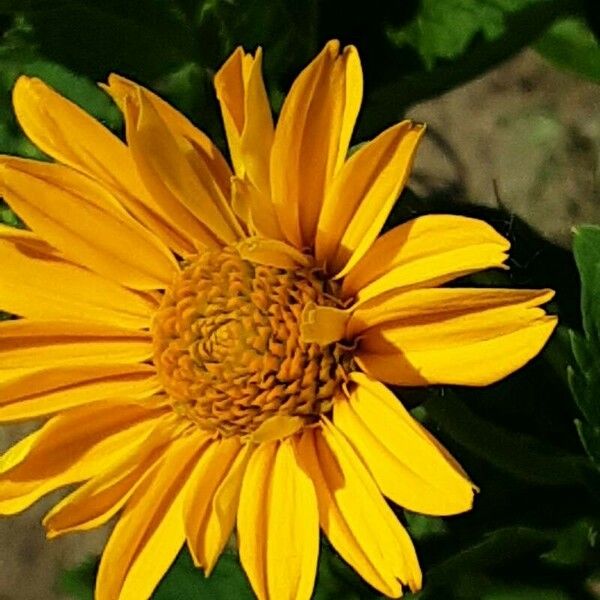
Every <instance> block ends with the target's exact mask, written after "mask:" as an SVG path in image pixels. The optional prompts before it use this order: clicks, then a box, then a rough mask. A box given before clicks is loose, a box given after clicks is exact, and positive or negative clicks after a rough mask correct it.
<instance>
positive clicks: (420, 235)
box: [342, 215, 510, 302]
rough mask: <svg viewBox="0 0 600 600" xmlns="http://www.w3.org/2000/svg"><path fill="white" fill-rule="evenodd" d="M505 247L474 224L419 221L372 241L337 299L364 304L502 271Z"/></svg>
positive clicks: (454, 219)
mask: <svg viewBox="0 0 600 600" xmlns="http://www.w3.org/2000/svg"><path fill="white" fill-rule="evenodd" d="M509 247H510V244H509V242H508V240H506V239H504V238H503V237H502V236H501V235H500V234H499V233H497V232H496V231H495V230H494V228H493V227H491V226H490V225H488V224H487V223H485V222H484V221H481V220H479V219H471V218H468V217H458V216H454V215H427V216H424V217H418V218H416V219H413V220H412V221H409V222H408V223H405V224H403V225H400V226H398V227H395V228H394V229H392V230H391V231H388V232H387V233H385V234H384V235H382V236H381V237H380V238H378V239H376V240H375V243H374V244H373V245H372V246H371V247H370V248H369V250H367V252H366V253H365V255H364V256H363V257H362V258H361V259H360V260H359V261H358V263H357V264H356V265H355V266H354V267H353V268H352V269H351V270H350V272H349V273H348V274H347V275H346V277H345V278H344V281H343V284H342V295H343V296H344V297H345V298H348V297H352V296H357V299H358V301H359V302H364V301H366V300H369V299H370V298H373V297H375V296H377V295H379V294H383V293H385V292H388V291H390V290H395V289H398V288H408V287H411V288H413V287H435V286H437V285H441V284H442V283H446V282H447V281H451V280H452V279H456V278H457V277H462V276H464V275H468V274H469V273H474V272H476V271H479V270H481V269H488V268H492V267H503V263H504V261H505V260H506V258H507V252H508V249H509Z"/></svg>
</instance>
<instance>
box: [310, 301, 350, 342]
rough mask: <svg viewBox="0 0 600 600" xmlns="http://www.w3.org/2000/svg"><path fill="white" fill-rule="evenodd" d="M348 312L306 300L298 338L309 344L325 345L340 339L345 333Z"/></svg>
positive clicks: (348, 316)
mask: <svg viewBox="0 0 600 600" xmlns="http://www.w3.org/2000/svg"><path fill="white" fill-rule="evenodd" d="M349 318H350V313H348V311H345V310H341V309H339V308H336V307H335V306H317V305H316V304H315V303H314V302H307V303H306V305H305V306H304V309H303V311H302V317H301V322H300V338H301V339H302V341H303V342H305V343H307V344H310V343H311V342H315V343H317V344H319V345H320V346H326V345H327V344H331V343H332V342H337V341H338V340H341V339H343V338H344V336H345V335H346V323H347V322H348V319H349Z"/></svg>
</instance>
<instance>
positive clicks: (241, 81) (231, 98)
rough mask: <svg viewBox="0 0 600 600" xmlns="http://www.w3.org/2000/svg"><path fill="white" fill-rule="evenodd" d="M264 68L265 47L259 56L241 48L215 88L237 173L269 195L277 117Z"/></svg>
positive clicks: (223, 69)
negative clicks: (275, 119)
mask: <svg viewBox="0 0 600 600" xmlns="http://www.w3.org/2000/svg"><path fill="white" fill-rule="evenodd" d="M261 67H262V49H261V48H258V49H257V51H256V55H255V56H252V54H247V53H245V52H244V50H243V49H242V48H237V49H236V50H235V52H234V53H233V54H232V55H231V56H230V57H229V59H227V61H226V62H225V63H224V64H223V66H222V67H221V68H220V69H219V71H218V72H217V74H216V75H215V89H216V91H217V98H218V99H219V103H220V104H221V113H222V115H223V123H224V125H225V133H226V134H227V142H228V144H229V151H230V153H231V161H232V162H233V166H234V168H235V172H236V174H237V175H238V176H244V175H247V177H248V179H249V180H250V181H251V182H252V183H253V184H254V185H255V186H256V188H257V189H258V190H260V191H261V192H262V193H264V194H267V195H268V194H269V185H270V184H269V156H270V153H271V145H272V143H273V117H272V116H271V107H270V106H269V99H268V97H267V92H266V90H265V84H264V82H263V79H262V71H261Z"/></svg>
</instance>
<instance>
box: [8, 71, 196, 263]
mask: <svg viewBox="0 0 600 600" xmlns="http://www.w3.org/2000/svg"><path fill="white" fill-rule="evenodd" d="M13 104H14V109H15V114H16V115H17V119H18V120H19V124H20V125H21V127H22V128H23V130H24V131H25V133H26V134H27V137H29V139H31V141H32V142H33V143H34V144H35V145H36V146H37V147H38V148H40V149H41V150H43V151H44V152H45V153H46V154H48V155H50V156H51V157H52V158H54V159H56V160H57V161H59V162H61V163H63V164H65V165H69V166H70V167H73V168H74V169H77V170H78V171H81V172H83V173H85V174H86V175H89V176H91V177H92V178H94V179H96V180H98V181H100V182H101V183H103V184H104V185H105V186H107V187H108V188H109V189H111V190H113V191H114V192H115V194H117V196H118V199H119V201H120V202H121V203H122V204H123V206H125V207H126V208H127V210H129V211H130V212H131V213H132V214H133V215H135V216H136V218H138V219H139V220H140V221H141V222H142V223H144V224H145V225H146V226H147V227H148V228H149V229H150V231H153V232H154V233H156V235H158V236H159V237H160V238H161V239H162V240H163V241H164V242H165V243H166V244H168V245H169V247H171V248H173V249H174V250H177V251H178V252H181V251H185V250H186V249H187V250H188V251H190V252H191V251H193V248H194V247H193V244H192V243H191V241H190V240H189V239H185V236H182V234H181V233H180V232H178V231H177V230H176V229H174V228H173V227H172V225H171V223H170V221H169V218H168V216H167V215H165V214H164V213H161V211H160V209H159V208H158V206H157V205H156V203H155V202H154V201H153V200H152V199H151V198H150V197H149V196H148V192H147V191H146V189H145V188H144V186H143V184H142V183H141V181H140V178H139V176H138V174H137V170H136V168H135V164H134V162H133V160H132V158H131V154H130V152H129V149H128V148H127V146H126V145H125V144H124V143H123V142H122V141H121V140H119V138H118V137H117V136H115V135H113V134H112V133H111V132H110V131H109V130H108V129H106V128H105V127H104V126H103V125H102V124H101V123H99V122H98V121H96V120H95V119H94V118H93V117H91V116H90V115H88V114H87V113H86V112H85V111H83V110H82V109H81V108H79V107H78V106H77V105H76V104H74V103H73V102H70V101H69V100H67V99H66V98H63V97H62V96H61V95H60V94H58V93H57V92H56V91H54V90H53V89H52V88H51V87H50V86H48V85H46V84H45V83H43V82H42V81H40V80H39V79H36V78H29V77H26V76H22V77H20V78H19V79H18V80H17V83H16V84H15V87H14V89H13Z"/></svg>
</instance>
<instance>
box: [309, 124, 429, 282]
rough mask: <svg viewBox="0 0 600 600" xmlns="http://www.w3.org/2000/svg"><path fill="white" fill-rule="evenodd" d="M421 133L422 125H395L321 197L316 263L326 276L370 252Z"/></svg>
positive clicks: (364, 148) (361, 152)
mask: <svg viewBox="0 0 600 600" xmlns="http://www.w3.org/2000/svg"><path fill="white" fill-rule="evenodd" d="M424 132H425V127H424V126H423V125H420V124H417V123H412V122H411V121H403V122H402V123H398V124H397V125H394V126H393V127H390V128H389V129H386V130H385V131H384V132H383V133H380V134H379V135H378V136H377V137H376V138H375V139H374V140H372V141H370V142H368V143H367V144H365V145H364V146H362V147H361V148H360V149H359V150H358V151H357V152H355V153H354V154H353V155H352V156H351V157H350V158H349V159H348V161H347V162H346V164H345V165H344V166H343V168H342V169H341V171H340V173H339V174H338V176H337V177H336V178H335V180H334V181H333V183H332V185H331V188H330V189H329V191H328V193H327V196H326V197H325V202H324V204H323V210H322V211H321V215H320V217H319V225H318V228H317V237H316V248H315V250H316V258H317V262H318V263H321V264H324V265H326V267H327V270H328V271H329V272H330V273H339V276H342V275H345V274H346V273H347V272H348V270H349V269H350V268H351V267H353V266H354V265H355V264H356V263H357V262H358V260H359V259H360V258H361V257H362V256H363V254H364V253H365V252H366V251H367V250H368V249H369V247H370V246H371V244H372V243H373V241H374V240H375V238H376V237H377V235H378V234H379V231H380V230H381V228H382V227H383V224H384V222H385V220H386V218H387V216H388V214H389V213H390V211H391V209H392V207H393V205H394V202H395V201H396V199H397V198H398V196H399V195H400V193H401V191H402V189H403V187H404V184H405V183H406V180H407V179H408V176H409V174H410V170H411V168H412V163H413V160H414V155H415V151H416V149H417V146H418V144H419V141H420V140H421V137H422V136H423V133H424ZM340 271H341V273H340Z"/></svg>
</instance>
